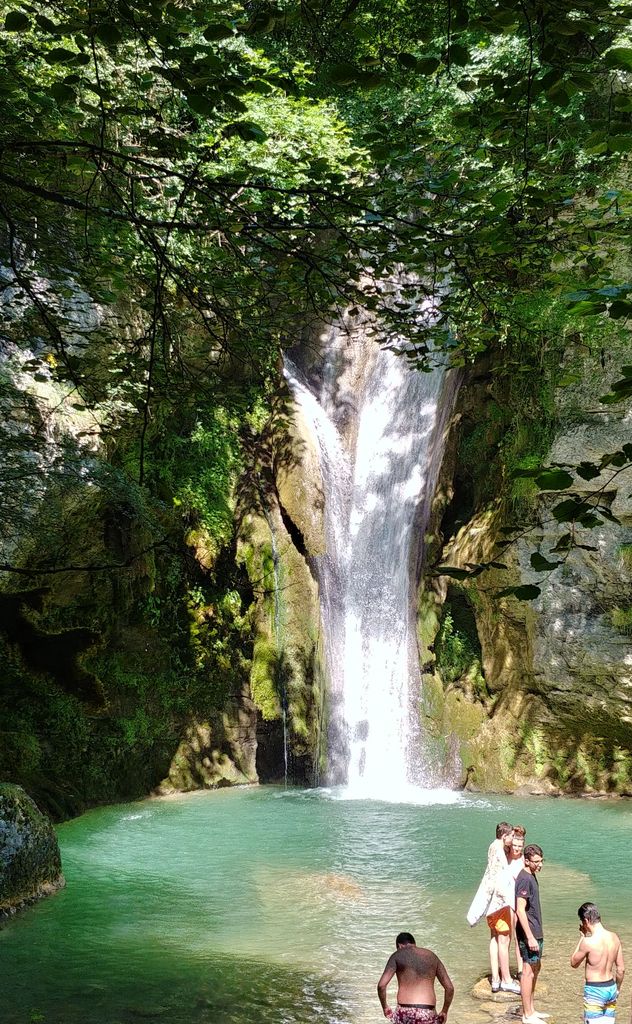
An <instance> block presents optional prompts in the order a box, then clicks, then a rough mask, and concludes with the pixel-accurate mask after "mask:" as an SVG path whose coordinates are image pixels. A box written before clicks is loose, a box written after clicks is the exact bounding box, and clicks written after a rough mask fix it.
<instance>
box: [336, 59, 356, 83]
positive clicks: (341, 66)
mask: <svg viewBox="0 0 632 1024" xmlns="http://www.w3.org/2000/svg"><path fill="white" fill-rule="evenodd" d="M357 75H358V69H357V68H356V67H355V65H353V64H349V63H347V62H346V61H341V62H340V63H338V64H333V65H332V67H331V69H330V71H329V80H330V82H333V84H334V85H351V84H352V82H355V80H356V78H357Z"/></svg>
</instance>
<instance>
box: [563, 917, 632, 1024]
mask: <svg viewBox="0 0 632 1024" xmlns="http://www.w3.org/2000/svg"><path fill="white" fill-rule="evenodd" d="M577 914H578V916H579V931H580V937H579V942H578V943H577V945H576V946H575V951H574V953H572V954H571V967H579V966H580V965H581V964H584V969H585V984H584V1022H585V1024H612V1022H613V1021H614V1018H615V1014H616V1011H617V998H618V996H619V993H620V991H621V985H622V984H623V976H624V974H625V965H624V963H623V948H622V946H621V940H620V939H619V936H618V935H617V934H616V932H609V931H608V930H607V929H606V928H604V926H603V924H602V923H601V914H600V913H599V910H598V909H597V907H596V906H595V904H594V903H582V905H581V907H580V908H579V910H578V911H577Z"/></svg>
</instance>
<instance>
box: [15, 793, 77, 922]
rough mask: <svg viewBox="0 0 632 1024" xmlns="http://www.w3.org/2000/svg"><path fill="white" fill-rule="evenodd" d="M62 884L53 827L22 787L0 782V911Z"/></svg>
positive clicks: (22, 903)
mask: <svg viewBox="0 0 632 1024" xmlns="http://www.w3.org/2000/svg"><path fill="white" fill-rule="evenodd" d="M63 885H64V876H63V875H62V873H61V857H60V853H59V845H58V843H57V837H56V835H55V831H54V829H53V826H52V825H51V823H50V821H49V820H48V818H46V817H44V815H43V814H42V813H41V812H40V811H39V809H38V808H37V806H36V804H35V803H34V802H33V800H31V798H30V797H29V796H28V795H27V794H26V793H25V792H24V790H23V789H21V787H20V786H14V785H12V784H10V783H3V784H0V914H2V913H7V912H8V913H12V912H13V911H14V910H16V909H18V908H20V907H21V906H24V905H26V904H27V903H30V902H33V901H34V900H37V899H39V898H40V897H42V896H48V895H50V894H51V893H53V892H56V891H57V889H60V888H62V886H63Z"/></svg>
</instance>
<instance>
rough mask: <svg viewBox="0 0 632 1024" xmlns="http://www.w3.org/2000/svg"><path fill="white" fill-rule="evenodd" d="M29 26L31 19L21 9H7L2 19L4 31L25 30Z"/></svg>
mask: <svg viewBox="0 0 632 1024" xmlns="http://www.w3.org/2000/svg"><path fill="white" fill-rule="evenodd" d="M30 27H31V19H30V18H27V16H26V14H22V11H9V13H8V14H7V16H6V18H5V19H4V30H5V32H26V31H28V29H29V28H30Z"/></svg>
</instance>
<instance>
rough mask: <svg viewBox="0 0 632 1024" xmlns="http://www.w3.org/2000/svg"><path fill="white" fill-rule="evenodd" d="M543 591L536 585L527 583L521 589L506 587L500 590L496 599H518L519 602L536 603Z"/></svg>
mask: <svg viewBox="0 0 632 1024" xmlns="http://www.w3.org/2000/svg"><path fill="white" fill-rule="evenodd" d="M541 593H542V591H541V590H540V588H539V587H536V586H535V584H534V583H527V584H525V585H523V586H519V587H505V589H504V590H499V591H498V593H497V594H496V597H517V598H518V600H519V601H535V599H536V597H539V596H540V594H541Z"/></svg>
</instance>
